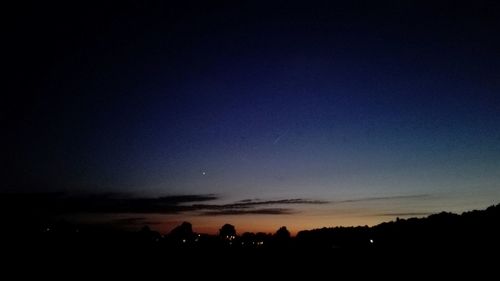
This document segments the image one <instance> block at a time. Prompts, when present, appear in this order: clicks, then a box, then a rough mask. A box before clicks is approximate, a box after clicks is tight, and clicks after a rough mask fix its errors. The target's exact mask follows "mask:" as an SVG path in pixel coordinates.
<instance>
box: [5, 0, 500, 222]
mask: <svg viewBox="0 0 500 281" xmlns="http://www.w3.org/2000/svg"><path fill="white" fill-rule="evenodd" d="M140 2H142V1H123V3H122V2H121V3H120V4H117V5H113V4H101V3H100V4H95V5H94V4H89V3H86V2H82V3H80V4H75V3H73V4H61V3H57V4H47V3H36V4H33V5H31V6H30V5H28V4H21V6H18V7H12V8H11V10H8V13H9V15H8V17H6V24H5V26H6V28H7V32H6V35H5V36H6V37H5V39H4V40H3V41H4V44H6V47H7V50H8V51H7V52H6V53H5V54H6V55H7V58H6V59H5V60H6V64H5V65H6V66H7V67H8V69H9V72H10V73H9V74H8V75H9V76H8V79H7V80H8V82H7V83H6V84H5V85H4V86H2V87H3V88H4V91H3V92H4V93H8V95H7V98H6V102H5V103H4V104H3V105H2V120H5V121H6V122H4V121H3V122H2V123H4V124H6V126H5V128H4V129H2V131H3V133H2V135H3V137H2V139H3V140H2V143H3V145H2V151H3V152H2V154H3V156H2V159H3V160H2V162H3V164H2V166H3V168H2V174H1V176H2V178H3V184H2V190H1V191H2V192H4V193H9V194H11V193H23V194H30V193H45V192H63V193H64V194H65V195H64V196H67V197H71V198H76V197H77V198H79V199H78V202H83V203H82V204H93V203H85V202H87V201H85V200H82V199H81V198H82V196H83V197H85V196H89V194H90V195H95V196H101V195H100V194H104V193H106V194H114V195H112V197H113V198H114V199H113V200H115V199H116V198H124V197H126V198H131V197H133V198H136V199H137V200H140V199H144V200H148V199H151V198H158V197H162V196H164V197H168V196H170V197H168V198H171V197H172V196H173V197H175V196H178V195H191V196H202V197H203V196H204V197H203V198H202V200H200V198H198V197H193V198H194V199H193V198H191V197H189V199H183V200H180V201H175V202H173V201H168V202H167V203H161V204H166V205H168V208H166V209H168V210H166V209H165V208H163V209H161V210H157V209H153V210H149V209H148V208H142V207H141V208H130V209H125V210H124V209H120V208H118V209H113V208H109V209H106V211H102V212H100V211H95V210H93V211H92V212H89V211H88V210H86V209H85V208H82V209H80V210H78V212H76V211H75V212H69V211H65V212H60V213H59V215H61V216H63V217H66V218H71V219H74V220H76V221H86V222H89V221H90V222H93V223H98V222H103V223H104V222H112V223H113V222H115V223H117V222H118V223H121V224H122V225H127V226H132V227H136V226H137V227H138V226H139V225H140V226H142V224H144V223H149V224H151V226H152V227H153V228H155V229H158V230H161V231H162V232H167V231H168V230H169V229H171V228H172V226H175V225H177V224H179V223H180V222H182V221H184V220H187V221H190V222H191V223H192V224H193V227H194V229H195V230H197V231H204V232H215V231H216V230H217V229H218V228H219V227H220V226H221V225H222V224H224V223H226V222H228V223H232V224H234V225H235V226H236V229H237V230H238V232H243V231H247V230H248V231H268V232H271V231H275V230H276V229H278V227H280V226H282V225H286V226H288V228H289V229H290V230H291V231H292V232H296V231H298V230H301V229H308V228H316V227H323V226H336V225H365V224H368V225H373V224H376V223H379V222H382V221H388V220H392V219H394V218H396V217H412V216H424V215H426V214H429V213H433V212H439V211H454V212H462V211H466V210H471V209H474V208H485V207H487V206H489V205H491V204H496V203H499V201H500V114H499V113H500V51H499V50H500V39H499V36H498V34H500V5H499V4H498V3H496V2H494V1H486V2H482V1H470V2H469V3H466V4H458V3H454V2H453V1H451V2H440V3H438V4H437V3H433V2H431V1H430V2H426V3H423V1H415V2H410V1H394V2H380V1H370V2H369V3H363V2H357V1H356V2H354V3H342V4H341V3H337V2H336V1H304V2H302V3H299V2H294V1H265V2H260V1H223V2H211V3H197V2H191V1H181V2H183V4H182V5H180V4H179V5H174V4H172V3H159V2H160V1H158V2H156V1H153V2H149V3H147V4H144V3H140ZM204 2H209V1H204ZM269 2H272V3H269ZM346 2H347V1H346ZM367 2H368V1H367ZM375 2H376V3H375ZM424 2H425V1H424ZM22 5H24V6H22ZM175 198H177V197H175ZM191 199H193V200H192V201H190V200H191ZM291 199H295V200H296V201H291ZM64 200H66V199H64ZM106 200H107V199H106ZM168 200H171V199H168ZM241 200H247V201H241ZM280 200H281V201H280ZM111 201H112V200H111ZM200 201H201V202H202V203H203V204H207V205H210V206H197V205H199V204H200ZM28 202H32V201H31V200H28ZM106 202H108V201H106ZM113 202H116V201H112V204H115V203H113ZM120 202H121V201H120ZM127 202H129V201H127ZM141 202H143V201H141ZM147 202H149V201H147ZM155 202H156V201H155ZM238 202H239V203H238ZM249 202H261V203H259V204H246V205H236V206H235V205H234V204H241V203H249ZM106 204H108V203H106ZM127 204H128V203H127ZM154 204H156V203H154ZM34 205H36V206H38V207H39V208H42V209H43V208H45V207H44V205H43V204H41V205H37V204H34ZM195 205H196V206H195ZM30 206H31V205H30ZM113 206H114V205H113ZM141 206H142V205H141ZM162 206H163V205H162ZM178 206H181V207H182V208H180V209H179V208H177V207H178ZM186 206H187V207H189V208H186ZM174 207H175V208H174ZM26 208H29V206H26ZM47 208H48V207H47ZM145 209H148V210H147V211H145ZM99 210H100V209H99ZM155 210H156V211H155ZM61 213H62V214H61Z"/></svg>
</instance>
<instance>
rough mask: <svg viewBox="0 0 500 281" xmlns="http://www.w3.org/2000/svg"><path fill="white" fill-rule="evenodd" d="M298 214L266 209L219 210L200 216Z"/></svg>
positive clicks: (284, 210)
mask: <svg viewBox="0 0 500 281" xmlns="http://www.w3.org/2000/svg"><path fill="white" fill-rule="evenodd" d="M294 213H296V212H295V211H293V210H291V209H284V208H265V209H253V210H219V211H207V212H203V213H201V214H200V215H202V216H233V215H290V214H294Z"/></svg>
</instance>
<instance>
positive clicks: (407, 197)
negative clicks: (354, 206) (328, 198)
mask: <svg viewBox="0 0 500 281" xmlns="http://www.w3.org/2000/svg"><path fill="white" fill-rule="evenodd" d="M428 197H430V195H429V194H415V195H399V196H381V197H364V198H356V199H347V200H340V201H333V202H332V203H355V202H369V201H385V200H399V199H421V198H428Z"/></svg>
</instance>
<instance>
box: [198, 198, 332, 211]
mask: <svg viewBox="0 0 500 281" xmlns="http://www.w3.org/2000/svg"><path fill="white" fill-rule="evenodd" d="M327 203H329V202H328V201H322V200H309V199H301V198H295V199H281V200H267V201H261V200H252V199H244V200H240V201H237V202H235V203H231V204H222V205H215V204H206V205H204V204H197V205H193V207H195V208H199V209H208V210H225V209H251V208H254V207H255V206H264V205H295V204H310V205H318V204H327Z"/></svg>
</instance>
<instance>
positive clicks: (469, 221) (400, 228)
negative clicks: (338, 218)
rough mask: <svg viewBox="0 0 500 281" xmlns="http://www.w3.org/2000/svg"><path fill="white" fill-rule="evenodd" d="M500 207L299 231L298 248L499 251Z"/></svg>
mask: <svg viewBox="0 0 500 281" xmlns="http://www.w3.org/2000/svg"><path fill="white" fill-rule="evenodd" d="M499 229H500V204H499V205H495V206H491V207H488V208H487V209H486V210H481V211H478V210H474V211H470V212H464V213H462V214H461V215H458V214H453V213H448V212H441V213H439V214H433V215H430V216H428V217H425V218H410V219H397V220H396V221H391V222H385V223H381V224H379V225H376V226H373V227H334V228H321V229H313V230H305V231H300V232H299V233H298V234H297V237H296V240H297V241H296V243H297V245H298V246H299V247H301V248H351V249H354V248H373V249H420V250H422V249H452V248H453V249H454V248H463V249H474V248H475V249H479V248H499V246H500V244H499V240H498V237H500V231H499Z"/></svg>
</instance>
